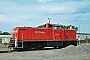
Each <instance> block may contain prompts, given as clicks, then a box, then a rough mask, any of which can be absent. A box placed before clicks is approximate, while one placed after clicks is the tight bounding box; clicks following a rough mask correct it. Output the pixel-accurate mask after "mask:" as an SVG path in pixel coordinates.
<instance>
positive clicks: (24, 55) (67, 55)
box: [0, 44, 90, 60]
mask: <svg viewBox="0 0 90 60" xmlns="http://www.w3.org/2000/svg"><path fill="white" fill-rule="evenodd" d="M89 56H90V44H82V45H78V46H73V45H70V46H68V47H65V48H62V49H50V50H35V51H22V52H12V53H1V54H0V60H84V59H85V58H88V57H89Z"/></svg>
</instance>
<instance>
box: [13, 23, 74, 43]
mask: <svg viewBox="0 0 90 60" xmlns="http://www.w3.org/2000/svg"><path fill="white" fill-rule="evenodd" d="M16 30H17V31H16ZM13 31H14V32H13V34H12V39H15V37H16V38H17V39H18V40H28V41H29V40H67V41H68V40H76V31H75V30H72V29H61V30H56V29H54V28H50V26H49V24H46V28H31V27H16V28H14V29H13Z"/></svg>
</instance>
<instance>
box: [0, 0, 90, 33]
mask: <svg viewBox="0 0 90 60" xmlns="http://www.w3.org/2000/svg"><path fill="white" fill-rule="evenodd" d="M48 18H51V23H58V22H59V23H60V24H63V25H74V26H77V27H78V26H79V25H80V31H81V32H82V33H90V27H89V26H90V0H0V30H2V31H9V32H11V31H12V29H13V28H14V27H16V26H34V27H35V26H38V25H41V24H45V23H47V22H48Z"/></svg>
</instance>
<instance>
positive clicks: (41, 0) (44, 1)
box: [38, 0, 52, 3]
mask: <svg viewBox="0 0 90 60" xmlns="http://www.w3.org/2000/svg"><path fill="white" fill-rule="evenodd" d="M38 1H39V2H43V3H46V2H48V1H52V0H38Z"/></svg>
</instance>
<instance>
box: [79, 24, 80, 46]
mask: <svg viewBox="0 0 90 60" xmlns="http://www.w3.org/2000/svg"><path fill="white" fill-rule="evenodd" d="M79 45H80V25H79Z"/></svg>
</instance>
